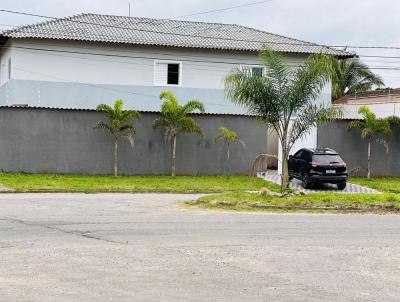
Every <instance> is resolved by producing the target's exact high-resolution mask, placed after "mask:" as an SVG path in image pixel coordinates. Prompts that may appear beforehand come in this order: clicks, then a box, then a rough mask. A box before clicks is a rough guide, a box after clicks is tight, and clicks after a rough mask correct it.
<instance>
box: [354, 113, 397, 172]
mask: <svg viewBox="0 0 400 302" xmlns="http://www.w3.org/2000/svg"><path fill="white" fill-rule="evenodd" d="M358 113H359V114H361V115H362V117H363V120H362V121H352V122H351V123H350V124H349V127H348V129H349V130H351V129H360V130H361V138H362V139H365V140H367V142H368V168H367V178H368V179H370V178H371V141H372V140H373V139H374V137H375V136H377V135H379V134H382V135H385V136H387V137H389V138H390V137H391V136H392V130H391V129H390V121H389V119H387V118H385V119H383V118H377V117H376V115H375V113H373V112H372V111H371V110H370V109H369V108H368V107H367V106H361V107H360V108H359V109H358ZM376 142H378V143H380V144H382V145H383V146H384V147H385V148H386V152H388V150H389V148H388V143H387V141H386V140H384V139H382V138H378V139H376Z"/></svg>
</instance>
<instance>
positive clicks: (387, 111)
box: [335, 102, 400, 119]
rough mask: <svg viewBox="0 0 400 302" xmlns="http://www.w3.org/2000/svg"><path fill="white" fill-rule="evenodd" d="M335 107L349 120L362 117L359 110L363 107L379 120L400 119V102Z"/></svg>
mask: <svg viewBox="0 0 400 302" xmlns="http://www.w3.org/2000/svg"><path fill="white" fill-rule="evenodd" d="M335 106H337V107H339V108H342V111H343V117H344V118H349V119H352V118H359V117H360V115H359V114H358V110H359V108H360V107H361V106H367V107H368V108H370V109H371V111H372V112H374V113H375V115H376V116H377V117H379V118H384V117H388V116H393V115H395V116H399V117H400V102H388V103H381V104H371V103H369V104H343V105H335Z"/></svg>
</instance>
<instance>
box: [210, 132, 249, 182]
mask: <svg viewBox="0 0 400 302" xmlns="http://www.w3.org/2000/svg"><path fill="white" fill-rule="evenodd" d="M218 130H219V135H218V136H217V137H216V138H215V140H216V141H223V142H224V143H225V144H226V166H227V174H228V178H229V177H230V176H231V166H230V148H231V144H232V143H240V144H241V145H242V146H243V148H246V144H245V143H244V141H242V140H241V139H240V138H239V137H238V135H237V133H236V132H235V131H232V130H229V129H228V128H226V127H219V129H218Z"/></svg>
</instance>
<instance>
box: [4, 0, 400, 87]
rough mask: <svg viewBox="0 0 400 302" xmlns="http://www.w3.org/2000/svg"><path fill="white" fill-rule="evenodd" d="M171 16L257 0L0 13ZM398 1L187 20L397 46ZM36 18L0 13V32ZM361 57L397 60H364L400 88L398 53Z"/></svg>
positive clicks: (13, 6) (71, 0)
mask: <svg viewBox="0 0 400 302" xmlns="http://www.w3.org/2000/svg"><path fill="white" fill-rule="evenodd" d="M129 1H130V2H131V6H132V15H135V16H139V17H156V18H173V17H175V16H180V15H186V14H191V13H196V12H202V11H207V10H212V9H219V8H224V7H230V6H236V5H241V4H246V3H250V2H256V1H257V0H217V1H216V0H168V1H166V0H63V1H60V0H1V1H0V9H9V10H18V11H25V12H31V13H36V14H44V15H50V16H56V17H64V16H68V15H73V14H79V13H82V12H91V13H101V14H115V15H127V14H128V3H129ZM399 12H400V1H396V0H380V1H377V0H272V1H271V2H268V3H263V4H259V5H255V6H249V7H243V8H238V9H233V10H228V11H223V12H218V13H210V14H206V15H200V16H192V17H187V18H186V19H189V20H196V21H210V22H223V23H237V24H242V25H246V26H251V27H254V28H257V29H261V30H266V31H270V32H273V33H277V34H281V35H285V36H289V37H293V38H298V39H302V40H306V41H310V42H316V43H322V44H327V45H368V46H400V16H399ZM36 21H40V19H38V18H31V17H24V16H16V15H11V14H6V13H0V28H7V27H6V26H5V24H11V25H21V24H28V23H31V22H36ZM357 53H358V54H360V55H363V54H364V55H378V56H397V57H399V58H392V59H383V58H364V59H363V60H364V61H365V62H366V63H368V64H369V65H370V66H375V67H382V66H390V67H398V68H399V70H379V69H377V70H374V71H375V72H377V73H379V74H380V75H382V76H383V78H384V80H385V83H386V84H387V85H388V86H391V87H400V50H390V51H389V50H357Z"/></svg>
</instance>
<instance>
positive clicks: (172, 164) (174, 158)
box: [171, 136, 176, 177]
mask: <svg viewBox="0 0 400 302" xmlns="http://www.w3.org/2000/svg"><path fill="white" fill-rule="evenodd" d="M171 167H172V173H171V176H172V177H175V175H176V136H174V139H173V142H172V162H171Z"/></svg>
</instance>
